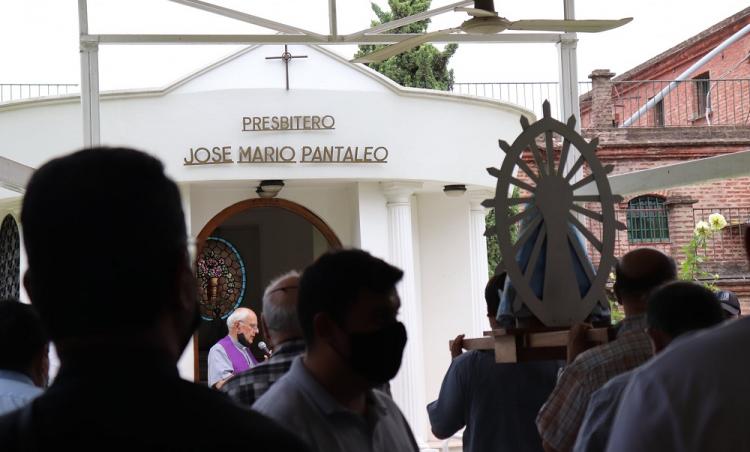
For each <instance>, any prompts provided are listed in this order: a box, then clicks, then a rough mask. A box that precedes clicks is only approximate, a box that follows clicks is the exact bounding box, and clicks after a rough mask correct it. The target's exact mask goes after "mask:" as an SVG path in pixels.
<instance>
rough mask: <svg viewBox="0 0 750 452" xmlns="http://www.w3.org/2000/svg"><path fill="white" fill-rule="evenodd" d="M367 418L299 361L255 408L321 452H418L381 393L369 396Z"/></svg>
mask: <svg viewBox="0 0 750 452" xmlns="http://www.w3.org/2000/svg"><path fill="white" fill-rule="evenodd" d="M366 397H367V409H366V415H364V416H362V415H360V414H358V413H355V412H353V411H351V410H349V409H347V408H345V407H343V406H341V405H340V404H339V403H338V402H336V400H334V398H333V397H332V396H331V395H330V394H329V393H328V391H326V390H325V389H324V388H323V387H322V386H321V385H320V383H318V382H317V381H316V380H315V378H313V376H312V375H311V374H310V372H309V371H308V370H307V368H306V367H305V365H304V363H303V361H302V357H301V356H300V357H297V358H296V359H295V360H294V362H293V363H292V367H291V368H290V369H289V372H287V374H286V375H284V376H283V377H281V379H280V380H279V381H277V382H276V384H274V385H273V386H272V387H271V389H269V390H268V392H266V393H265V394H264V395H263V397H261V398H260V399H258V401H257V402H255V404H254V405H253V410H256V411H258V412H260V413H262V414H265V415H266V416H268V417H270V418H271V419H274V420H276V421H277V422H279V423H280V424H281V425H283V426H284V427H286V428H287V429H288V430H289V431H290V432H292V433H294V434H295V435H297V436H298V437H299V438H301V439H302V440H303V441H304V442H306V443H307V444H308V445H309V446H310V447H311V448H312V449H313V450H315V451H319V452H353V451H357V452H399V451H412V452H414V451H417V450H418V448H417V444H416V442H415V441H414V436H413V435H412V433H411V430H410V429H409V426H408V424H407V423H406V419H405V418H404V416H403V414H401V411H400V410H399V409H398V407H397V406H396V404H395V403H394V402H393V400H391V399H390V398H389V397H388V396H386V395H385V394H383V393H381V392H380V391H376V390H370V391H369V392H368V393H367V396H366Z"/></svg>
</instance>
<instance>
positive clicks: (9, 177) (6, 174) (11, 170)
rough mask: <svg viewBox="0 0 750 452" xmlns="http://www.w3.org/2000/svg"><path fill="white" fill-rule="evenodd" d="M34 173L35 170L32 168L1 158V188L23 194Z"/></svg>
mask: <svg viewBox="0 0 750 452" xmlns="http://www.w3.org/2000/svg"><path fill="white" fill-rule="evenodd" d="M33 173H34V168H32V167H30V166H26V165H24V164H22V163H18V162H16V161H15V160H10V159H7V158H5V157H0V187H3V188H7V189H8V190H11V191H14V192H17V193H23V192H25V191H26V184H28V183H29V179H31V175H32V174H33Z"/></svg>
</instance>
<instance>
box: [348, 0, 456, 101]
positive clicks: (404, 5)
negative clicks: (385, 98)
mask: <svg viewBox="0 0 750 452" xmlns="http://www.w3.org/2000/svg"><path fill="white" fill-rule="evenodd" d="M430 3H431V0H388V6H389V7H390V11H383V9H381V8H380V7H379V6H378V5H376V4H375V3H371V6H372V10H373V12H374V13H375V15H376V16H377V17H378V19H377V20H373V21H372V26H373V27H374V26H376V25H380V24H382V23H386V22H390V21H392V20H396V19H401V18H402V17H406V16H410V15H412V14H417V13H421V12H423V11H426V10H427V9H428V8H429V7H430ZM429 23H430V20H429V19H425V20H421V21H419V22H413V23H411V24H409V25H404V26H403V27H399V28H396V29H394V30H390V31H389V33H424V32H425V31H427V25H428V24H429ZM383 47H384V46H383V45H361V46H359V52H357V55H356V57H360V56H362V55H366V54H368V53H372V52H374V51H375V50H378V49H380V48H383ZM457 48H458V45H457V44H448V45H447V46H445V50H443V51H442V52H441V51H439V50H438V49H437V48H436V47H435V46H434V45H432V44H429V43H428V44H422V45H420V46H419V47H415V48H413V49H411V50H408V51H406V52H404V53H401V54H399V55H395V56H392V57H390V58H388V59H387V60H384V61H381V62H380V63H369V64H368V66H370V67H371V68H372V69H375V70H376V71H378V72H380V73H381V74H383V75H385V76H386V77H388V78H390V79H391V80H393V81H395V82H396V83H399V84H401V85H403V86H411V87H415V88H429V89H437V90H441V91H449V90H450V89H451V88H452V87H453V70H452V69H448V60H449V59H450V58H451V57H452V56H453V54H454V53H456V49H457Z"/></svg>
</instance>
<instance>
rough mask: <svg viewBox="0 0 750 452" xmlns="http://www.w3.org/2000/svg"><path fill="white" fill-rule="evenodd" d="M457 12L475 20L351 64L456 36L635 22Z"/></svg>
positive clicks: (487, 9)
mask: <svg viewBox="0 0 750 452" xmlns="http://www.w3.org/2000/svg"><path fill="white" fill-rule="evenodd" d="M454 11H461V12H465V13H467V14H469V15H470V16H472V17H471V19H469V20H467V21H465V22H464V23H462V24H461V25H459V26H458V27H455V28H446V29H445V30H438V31H433V32H430V33H425V34H422V35H419V36H415V37H413V38H409V39H405V40H403V41H401V42H397V43H396V44H392V45H389V46H387V47H383V48H382V49H380V50H376V51H375V52H372V53H369V54H367V55H363V56H361V57H359V58H356V59H354V60H352V63H378V62H380V61H383V60H386V59H388V58H390V57H392V56H394V55H398V54H399V53H402V52H405V51H407V50H409V49H411V48H414V47H417V46H419V45H421V44H424V43H425V42H428V41H432V40H435V39H436V38H438V37H441V38H442V37H444V36H447V35H450V34H452V33H457V32H464V33H469V34H482V35H488V34H495V33H501V32H503V31H505V30H525V31H558V32H572V33H574V32H581V33H597V32H600V31H606V30H611V29H613V28H617V27H621V26H623V25H625V24H627V23H628V22H630V21H631V20H633V18H632V17H626V18H624V19H618V20H598V19H593V20H549V19H531V20H516V21H511V20H508V19H506V18H504V17H500V16H498V14H497V12H496V11H495V5H494V1H493V0H474V8H461V7H459V8H455V9H454Z"/></svg>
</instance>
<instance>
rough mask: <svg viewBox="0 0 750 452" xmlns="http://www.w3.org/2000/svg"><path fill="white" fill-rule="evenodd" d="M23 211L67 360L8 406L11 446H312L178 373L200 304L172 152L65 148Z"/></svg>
mask: <svg viewBox="0 0 750 452" xmlns="http://www.w3.org/2000/svg"><path fill="white" fill-rule="evenodd" d="M21 222H22V225H23V232H24V244H25V245H26V252H27V256H28V263H29V269H28V271H27V272H26V274H25V276H24V285H25V287H26V289H27V292H28V294H29V297H30V298H31V302H32V304H33V305H34V307H36V309H37V311H38V312H39V316H40V318H41V321H42V323H43V324H44V326H45V329H46V330H47V331H48V333H49V335H50V337H51V338H52V340H53V341H54V343H55V345H56V348H57V351H58V354H59V356H60V361H61V367H60V373H59V374H58V376H57V378H56V379H55V382H54V383H53V384H52V386H50V388H49V389H48V390H47V391H46V392H45V393H44V394H42V395H41V396H39V397H37V398H36V399H34V401H33V402H31V403H30V404H28V405H26V406H25V407H23V408H21V409H20V410H17V411H14V412H12V413H9V414H7V415H5V416H4V417H0V450H3V451H6V450H7V451H10V450H53V449H63V450H71V449H74V450H223V449H238V448H242V449H245V448H247V447H248V445H249V444H251V445H252V449H253V450H254V451H259V450H266V451H270V450H273V451H276V450H307V448H306V447H305V446H304V445H303V444H302V443H301V442H300V441H299V440H297V439H295V438H293V437H292V436H291V435H289V434H288V433H286V431H284V430H283V429H282V428H281V427H279V426H278V425H277V424H276V423H275V422H272V421H271V420H270V419H267V418H265V417H263V416H260V415H259V414H257V413H252V412H248V411H246V410H243V409H242V408H240V407H239V406H236V405H235V404H233V403H232V402H231V401H230V400H229V399H228V398H227V397H226V396H224V395H223V394H219V393H218V392H216V391H213V390H211V389H209V388H207V387H205V386H199V385H197V384H194V383H190V382H188V381H185V380H183V379H181V378H180V376H179V374H178V373H177V366H176V365H177V360H178V359H179V358H180V355H181V354H182V351H183V349H184V348H185V346H186V345H187V343H188V341H189V340H190V337H191V336H192V334H193V331H194V330H195V328H196V326H197V323H196V322H197V321H199V320H200V317H199V314H198V303H197V290H196V287H197V286H196V281H195V279H194V278H193V275H192V271H191V270H190V263H189V259H188V252H187V236H186V230H185V216H184V213H183V210H182V205H181V202H180V194H179V190H178V188H177V185H176V184H175V183H174V182H173V181H172V180H170V179H169V178H167V177H166V175H165V174H164V167H163V166H162V164H161V163H160V162H159V161H158V160H156V159H154V158H153V157H150V156H148V155H146V154H144V153H142V152H138V151H135V150H132V149H107V148H99V149H89V150H84V151H80V152H76V153H74V154H72V155H69V156H65V157H61V158H58V159H55V160H53V161H51V162H49V163H47V164H45V165H44V166H42V167H41V168H39V169H38V170H37V171H36V172H35V173H34V175H33V177H32V178H31V181H30V182H29V184H28V187H27V190H26V195H25V197H24V200H23V212H22V216H21ZM217 432H219V433H220V432H231V434H217Z"/></svg>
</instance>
